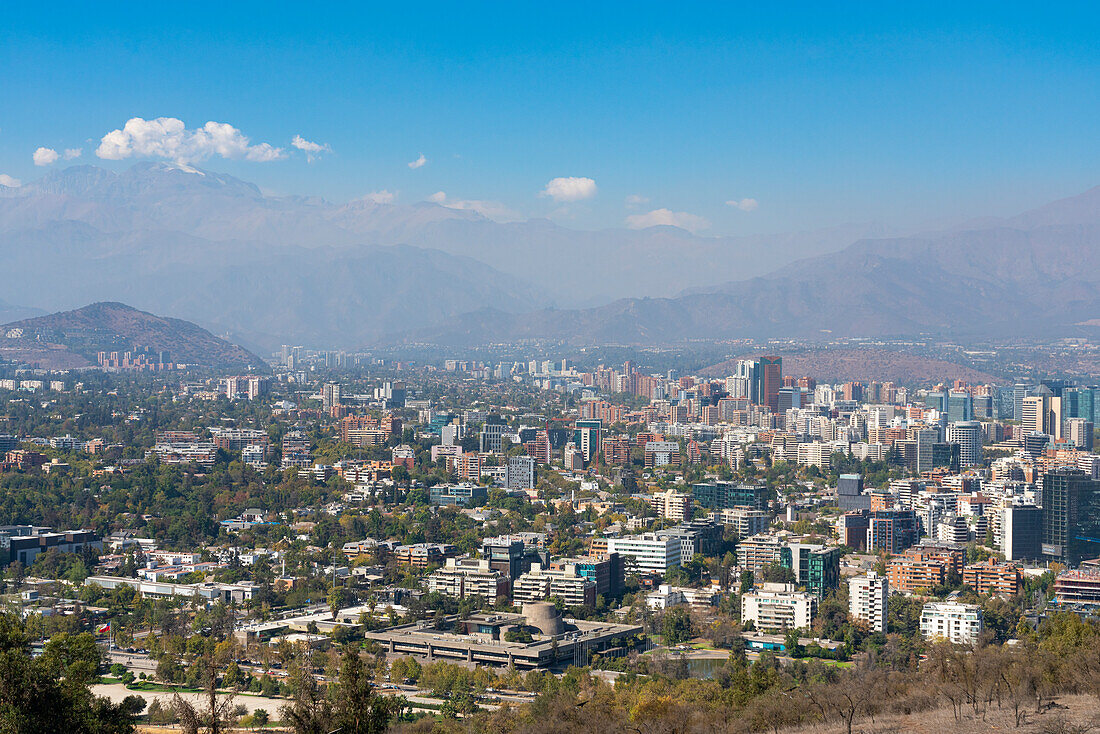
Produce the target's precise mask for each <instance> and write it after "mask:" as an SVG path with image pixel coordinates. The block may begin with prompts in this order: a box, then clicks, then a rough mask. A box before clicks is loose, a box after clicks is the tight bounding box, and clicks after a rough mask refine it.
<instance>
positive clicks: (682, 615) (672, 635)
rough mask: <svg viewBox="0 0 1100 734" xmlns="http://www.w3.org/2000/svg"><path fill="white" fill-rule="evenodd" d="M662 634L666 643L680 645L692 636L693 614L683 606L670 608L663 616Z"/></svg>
mask: <svg viewBox="0 0 1100 734" xmlns="http://www.w3.org/2000/svg"><path fill="white" fill-rule="evenodd" d="M661 635H662V636H663V637H664V641H665V644H666V645H679V644H680V643H681V642H684V641H685V640H690V639H691V637H692V629H691V615H690V614H688V611H687V610H686V609H684V607H682V606H675V607H672V608H671V609H668V610H667V611H666V612H665V613H664V616H662V617H661Z"/></svg>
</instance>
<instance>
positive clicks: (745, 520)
mask: <svg viewBox="0 0 1100 734" xmlns="http://www.w3.org/2000/svg"><path fill="white" fill-rule="evenodd" d="M719 519H721V521H722V524H723V525H732V526H733V528H734V531H735V532H736V533H737V537H738V539H741V538H751V537H752V536H754V535H759V534H760V533H763V532H765V531H766V530H767V529H768V526H769V525H771V515H769V514H768V513H766V512H764V511H763V510H750V509H748V508H745V507H731V508H728V509H725V510H722V511H721V513H720V514H719Z"/></svg>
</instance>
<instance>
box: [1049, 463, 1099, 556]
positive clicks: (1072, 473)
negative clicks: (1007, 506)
mask: <svg viewBox="0 0 1100 734" xmlns="http://www.w3.org/2000/svg"><path fill="white" fill-rule="evenodd" d="M1098 493H1100V481H1096V480H1094V479H1092V478H1091V477H1090V476H1089V475H1087V474H1085V472H1083V471H1078V470H1076V469H1058V470H1055V471H1049V472H1047V473H1046V474H1044V475H1043V547H1042V551H1043V556H1044V557H1045V558H1047V559H1048V560H1052V561H1060V562H1062V563H1065V564H1067V565H1069V566H1076V565H1077V564H1078V563H1080V562H1081V561H1083V560H1087V559H1090V558H1096V557H1097V556H1100V495H1098Z"/></svg>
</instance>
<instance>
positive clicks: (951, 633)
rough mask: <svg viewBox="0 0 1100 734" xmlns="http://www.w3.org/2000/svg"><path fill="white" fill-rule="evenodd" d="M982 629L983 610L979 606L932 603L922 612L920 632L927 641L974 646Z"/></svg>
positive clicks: (926, 605) (948, 602) (950, 602)
mask: <svg viewBox="0 0 1100 734" xmlns="http://www.w3.org/2000/svg"><path fill="white" fill-rule="evenodd" d="M982 629H983V625H982V608H981V607H979V606H978V605H977V604H960V603H959V602H954V601H946V602H931V603H929V604H925V605H924V609H923V610H921V614H920V631H921V634H922V635H923V636H924V638H925V639H927V640H944V641H947V642H953V643H957V644H962V645H974V644H976V643H977V642H978V637H979V636H980V635H981V634H982Z"/></svg>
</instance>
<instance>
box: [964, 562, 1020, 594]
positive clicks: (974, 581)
mask: <svg viewBox="0 0 1100 734" xmlns="http://www.w3.org/2000/svg"><path fill="white" fill-rule="evenodd" d="M962 579H963V583H964V584H967V585H968V586H970V588H972V589H973V590H974V593H976V594H996V595H998V596H1015V595H1016V594H1019V593H1020V591H1022V590H1023V588H1024V577H1023V574H1022V573H1020V569H1019V567H1018V566H1016V565H1015V564H1012V563H1000V562H998V561H997V559H995V558H990V559H989V560H988V561H987V562H985V563H974V564H971V565H969V566H967V567H966V568H964V569H963V573H962Z"/></svg>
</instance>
